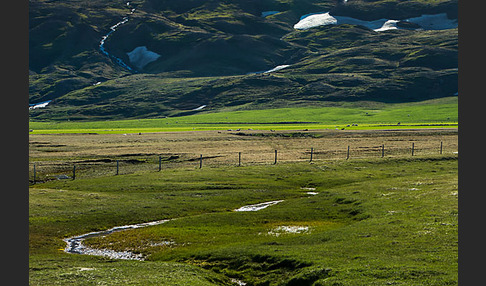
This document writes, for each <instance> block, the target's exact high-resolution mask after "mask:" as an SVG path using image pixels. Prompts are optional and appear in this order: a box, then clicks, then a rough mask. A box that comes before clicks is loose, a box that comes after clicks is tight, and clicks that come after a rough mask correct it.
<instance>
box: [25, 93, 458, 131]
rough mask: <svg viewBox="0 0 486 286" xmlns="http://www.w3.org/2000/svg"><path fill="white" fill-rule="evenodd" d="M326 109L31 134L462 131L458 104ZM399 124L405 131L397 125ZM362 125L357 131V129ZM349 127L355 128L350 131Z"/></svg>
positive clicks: (78, 126)
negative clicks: (433, 129) (226, 131)
mask: <svg viewBox="0 0 486 286" xmlns="http://www.w3.org/2000/svg"><path fill="white" fill-rule="evenodd" d="M334 105H335V106H325V107H292V108H276V109H266V110H228V111H222V112H217V113H211V112H202V113H198V114H194V115H187V116H181V117H167V118H156V119H132V120H117V121H48V122H41V121H31V122H30V123H29V128H30V129H32V130H33V131H32V132H31V133H32V134H40V133H45V134H48V133H100V134H103V133H138V132H163V131H192V130H224V129H233V130H234V129H260V130H269V129H274V130H296V129H306V128H307V129H334V128H346V129H389V128H393V129H399V128H427V127H457V126H458V125H457V122H458V98H457V97H449V98H442V99H434V100H428V101H423V102H416V103H395V104H385V103H376V102H375V103H372V102H357V103H342V104H337V105H336V104H334ZM399 122H400V125H398V123H399ZM353 124H358V126H353ZM348 125H350V126H348Z"/></svg>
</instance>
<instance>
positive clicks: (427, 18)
mask: <svg viewBox="0 0 486 286" xmlns="http://www.w3.org/2000/svg"><path fill="white" fill-rule="evenodd" d="M403 21H404V22H410V23H414V24H417V25H419V26H420V27H421V28H422V29H424V30H444V29H453V28H456V27H457V19H449V18H447V14H446V13H441V14H435V15H422V16H420V17H415V18H410V19H406V20H403ZM398 22H400V21H399V20H390V19H378V20H374V21H364V20H359V19H355V18H352V17H346V16H332V15H330V14H329V12H326V13H315V14H306V15H304V16H302V17H301V18H300V21H299V22H298V23H297V24H295V25H294V29H297V30H306V29H310V28H314V27H318V26H325V25H340V24H351V25H360V26H364V27H367V28H370V29H372V30H374V31H377V32H381V31H386V30H390V29H399V27H398V26H397V23H398Z"/></svg>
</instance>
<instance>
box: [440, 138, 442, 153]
mask: <svg viewBox="0 0 486 286" xmlns="http://www.w3.org/2000/svg"><path fill="white" fill-rule="evenodd" d="M440 154H441V155H442V141H440Z"/></svg>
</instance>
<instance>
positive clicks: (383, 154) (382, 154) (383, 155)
mask: <svg viewBox="0 0 486 286" xmlns="http://www.w3.org/2000/svg"><path fill="white" fill-rule="evenodd" d="M383 157H385V144H383V145H381V158H383Z"/></svg>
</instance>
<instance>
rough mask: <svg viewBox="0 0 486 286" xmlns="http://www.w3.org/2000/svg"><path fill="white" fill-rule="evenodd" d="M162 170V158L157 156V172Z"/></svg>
mask: <svg viewBox="0 0 486 286" xmlns="http://www.w3.org/2000/svg"><path fill="white" fill-rule="evenodd" d="M161 170H162V156H159V172H160V171H161Z"/></svg>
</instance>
